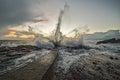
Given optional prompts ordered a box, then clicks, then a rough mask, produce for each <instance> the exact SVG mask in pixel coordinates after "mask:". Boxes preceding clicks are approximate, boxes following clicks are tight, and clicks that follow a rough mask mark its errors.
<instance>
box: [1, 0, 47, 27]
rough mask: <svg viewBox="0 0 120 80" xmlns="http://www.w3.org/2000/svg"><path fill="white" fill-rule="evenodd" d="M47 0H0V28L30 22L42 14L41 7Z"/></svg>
mask: <svg viewBox="0 0 120 80" xmlns="http://www.w3.org/2000/svg"><path fill="white" fill-rule="evenodd" d="M47 1H48V0H0V27H1V26H5V25H10V24H17V23H21V22H25V21H30V20H32V19H33V18H34V17H35V16H38V15H39V16H40V15H42V14H43V11H41V8H40V7H41V5H43V4H44V3H46V2H47Z"/></svg>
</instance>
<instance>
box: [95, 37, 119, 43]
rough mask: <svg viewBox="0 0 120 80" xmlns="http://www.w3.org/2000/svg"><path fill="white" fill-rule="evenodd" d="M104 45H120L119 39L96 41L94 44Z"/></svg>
mask: <svg viewBox="0 0 120 80" xmlns="http://www.w3.org/2000/svg"><path fill="white" fill-rule="evenodd" d="M102 43H104V44H106V43H120V39H115V38H112V39H107V40H103V41H98V42H97V43H96V44H102Z"/></svg>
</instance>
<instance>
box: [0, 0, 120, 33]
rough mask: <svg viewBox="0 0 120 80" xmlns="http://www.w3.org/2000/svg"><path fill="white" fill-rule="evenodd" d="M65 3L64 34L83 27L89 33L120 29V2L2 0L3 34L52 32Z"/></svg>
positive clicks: (99, 0)
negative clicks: (31, 30) (7, 31)
mask: <svg viewBox="0 0 120 80" xmlns="http://www.w3.org/2000/svg"><path fill="white" fill-rule="evenodd" d="M65 2H67V4H68V5H69V9H68V10H66V12H65V15H64V20H63V25H62V26H61V28H62V31H63V32H66V33H67V32H69V31H70V30H72V29H74V28H76V27H82V26H84V25H87V26H88V27H89V29H90V33H93V32H104V31H107V30H110V29H115V30H117V29H118V30H120V0H0V33H2V31H3V30H4V29H7V28H11V27H12V28H18V29H20V28H22V29H26V27H28V26H29V25H30V26H32V27H33V28H34V29H35V30H38V29H39V30H43V31H46V32H50V31H51V30H52V29H54V28H55V27H56V24H57V18H58V14H59V12H60V10H61V9H63V7H64V4H65ZM36 18H39V20H38V19H37V21H36ZM38 21H39V23H37V22H38ZM24 24H27V26H25V25H24Z"/></svg>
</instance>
